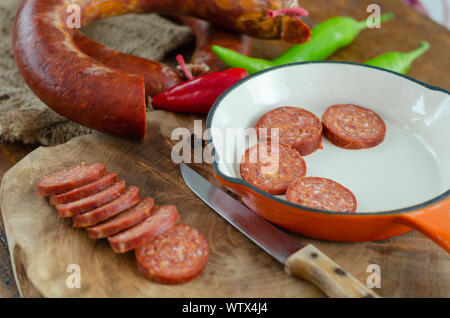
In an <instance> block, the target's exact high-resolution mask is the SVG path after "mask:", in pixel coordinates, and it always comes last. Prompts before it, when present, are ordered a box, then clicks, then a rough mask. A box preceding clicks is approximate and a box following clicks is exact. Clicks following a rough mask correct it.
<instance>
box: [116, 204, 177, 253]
mask: <svg viewBox="0 0 450 318" xmlns="http://www.w3.org/2000/svg"><path fill="white" fill-rule="evenodd" d="M178 220H179V216H178V211H177V208H176V206H174V205H163V206H161V207H159V208H157V209H156V210H155V213H153V214H151V215H150V216H149V217H148V218H146V219H145V220H144V221H142V222H141V223H139V224H137V225H135V226H134V227H132V228H131V229H129V230H126V231H124V232H121V233H119V234H116V235H114V236H110V237H108V241H109V244H110V245H111V248H112V249H113V251H114V253H125V252H128V251H130V250H132V249H134V248H136V247H138V246H140V245H142V244H143V243H144V242H145V241H151V240H153V239H155V238H156V237H157V236H158V235H159V234H161V233H163V232H165V231H166V230H168V229H170V228H171V227H172V226H174V225H175V224H176V223H177V222H178Z"/></svg>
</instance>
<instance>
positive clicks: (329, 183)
mask: <svg viewBox="0 0 450 318" xmlns="http://www.w3.org/2000/svg"><path fill="white" fill-rule="evenodd" d="M286 200H287V201H289V202H292V203H296V204H300V205H304V206H307V207H310V208H315V209H320V210H326V211H333V212H355V211H356V198H355V196H354V195H353V193H352V192H351V191H350V190H349V189H347V188H345V187H344V186H342V185H340V184H339V183H337V182H335V181H333V180H330V179H326V178H317V177H306V178H299V179H297V180H295V181H294V182H293V183H292V184H291V185H290V186H289V188H288V190H287V192H286Z"/></svg>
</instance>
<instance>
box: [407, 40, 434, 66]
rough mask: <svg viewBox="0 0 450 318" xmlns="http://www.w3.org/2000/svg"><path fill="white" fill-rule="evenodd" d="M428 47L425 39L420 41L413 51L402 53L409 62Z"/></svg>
mask: <svg viewBox="0 0 450 318" xmlns="http://www.w3.org/2000/svg"><path fill="white" fill-rule="evenodd" d="M429 49H430V44H429V43H428V42H427V41H420V43H419V47H418V48H417V49H415V50H414V51H411V52H408V53H404V54H405V57H407V58H408V59H409V60H410V61H411V62H412V61H414V60H415V59H416V58H418V57H419V56H421V55H422V54H423V53H425V52H426V51H428V50H429Z"/></svg>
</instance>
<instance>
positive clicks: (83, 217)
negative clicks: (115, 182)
mask: <svg viewBox="0 0 450 318" xmlns="http://www.w3.org/2000/svg"><path fill="white" fill-rule="evenodd" d="M138 202H139V189H138V188H137V187H135V186H131V187H128V188H127V189H126V191H125V192H124V193H123V194H122V195H121V196H120V197H118V198H117V199H115V200H113V201H110V202H108V203H106V204H104V205H102V206H100V207H98V208H96V209H95V210H92V211H89V212H87V213H83V214H80V215H75V216H74V217H73V218H72V221H73V226H74V227H88V226H92V225H96V224H98V223H100V222H102V221H104V220H107V219H109V218H110V217H113V216H115V215H117V214H119V213H120V212H123V211H125V210H128V209H129V208H131V207H132V206H133V205H135V204H136V203H138Z"/></svg>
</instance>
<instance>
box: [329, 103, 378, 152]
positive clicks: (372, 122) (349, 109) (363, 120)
mask: <svg viewBox="0 0 450 318" xmlns="http://www.w3.org/2000/svg"><path fill="white" fill-rule="evenodd" d="M322 122H323V127H324V130H323V134H324V136H325V138H327V139H328V140H329V141H330V142H332V143H333V144H335V145H336V146H338V147H342V148H345V149H362V148H371V147H375V146H377V145H378V144H380V143H381V142H382V141H383V140H384V136H385V134H386V125H385V123H384V121H383V119H381V117H380V116H379V115H378V114H376V113H375V112H373V111H371V110H370V109H367V108H364V107H361V106H357V105H352V104H345V105H333V106H330V107H328V109H327V110H326V111H325V113H324V114H323V116H322Z"/></svg>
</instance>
